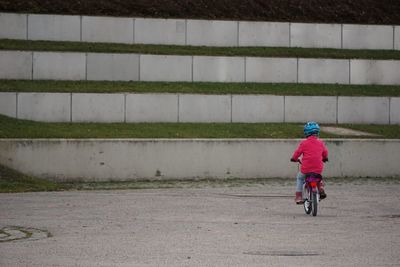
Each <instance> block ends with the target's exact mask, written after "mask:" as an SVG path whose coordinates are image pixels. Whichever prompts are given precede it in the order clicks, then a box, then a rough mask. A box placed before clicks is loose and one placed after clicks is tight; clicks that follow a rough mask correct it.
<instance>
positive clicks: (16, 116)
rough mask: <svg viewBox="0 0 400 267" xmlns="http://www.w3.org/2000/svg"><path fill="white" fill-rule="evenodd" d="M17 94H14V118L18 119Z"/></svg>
mask: <svg viewBox="0 0 400 267" xmlns="http://www.w3.org/2000/svg"><path fill="white" fill-rule="evenodd" d="M18 94H19V93H18V92H17V93H15V118H16V119H18Z"/></svg>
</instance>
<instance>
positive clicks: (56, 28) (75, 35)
mask: <svg viewBox="0 0 400 267" xmlns="http://www.w3.org/2000/svg"><path fill="white" fill-rule="evenodd" d="M28 40H50V41H74V42H79V41H80V40H81V21H80V20H78V19H77V17H76V16H62V15H33V14H32V15H28Z"/></svg>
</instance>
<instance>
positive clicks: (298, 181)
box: [296, 172, 306, 192]
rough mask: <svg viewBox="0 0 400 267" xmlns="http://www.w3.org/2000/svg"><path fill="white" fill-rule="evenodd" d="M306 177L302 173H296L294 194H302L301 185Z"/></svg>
mask: <svg viewBox="0 0 400 267" xmlns="http://www.w3.org/2000/svg"><path fill="white" fill-rule="evenodd" d="M305 179H306V175H305V174H304V173H302V172H298V173H297V176H296V192H303V184H304V182H305Z"/></svg>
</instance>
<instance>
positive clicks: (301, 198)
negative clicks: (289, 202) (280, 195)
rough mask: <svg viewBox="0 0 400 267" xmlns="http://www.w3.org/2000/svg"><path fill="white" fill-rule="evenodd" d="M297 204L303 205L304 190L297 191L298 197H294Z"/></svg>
mask: <svg viewBox="0 0 400 267" xmlns="http://www.w3.org/2000/svg"><path fill="white" fill-rule="evenodd" d="M294 201H296V204H297V205H301V204H303V203H304V201H303V192H296V198H295V199H294Z"/></svg>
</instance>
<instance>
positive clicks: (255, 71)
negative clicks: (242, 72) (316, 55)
mask: <svg viewBox="0 0 400 267" xmlns="http://www.w3.org/2000/svg"><path fill="white" fill-rule="evenodd" d="M246 82H256V83H282V82H283V83H296V82H297V58H261V57H246Z"/></svg>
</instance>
